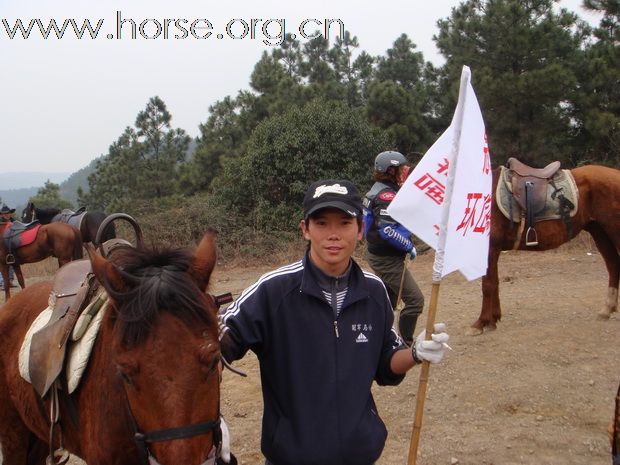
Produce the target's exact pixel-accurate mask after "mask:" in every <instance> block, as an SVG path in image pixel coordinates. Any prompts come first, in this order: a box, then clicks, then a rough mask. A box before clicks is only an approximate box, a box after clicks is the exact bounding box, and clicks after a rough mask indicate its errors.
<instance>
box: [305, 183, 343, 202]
mask: <svg viewBox="0 0 620 465" xmlns="http://www.w3.org/2000/svg"><path fill="white" fill-rule="evenodd" d="M348 193H349V191H348V190H347V188H346V187H345V186H341V185H340V184H332V185H330V186H327V185H325V184H323V185H322V186H319V187H317V188H316V190H315V191H314V195H313V196H312V198H313V199H316V198H317V197H320V196H322V195H323V194H342V195H347V194H348Z"/></svg>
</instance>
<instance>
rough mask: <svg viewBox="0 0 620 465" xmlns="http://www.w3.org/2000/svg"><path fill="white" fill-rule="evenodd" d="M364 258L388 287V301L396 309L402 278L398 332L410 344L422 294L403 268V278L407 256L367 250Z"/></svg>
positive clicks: (419, 313)
mask: <svg viewBox="0 0 620 465" xmlns="http://www.w3.org/2000/svg"><path fill="white" fill-rule="evenodd" d="M366 260H367V261H368V264H369V265H370V267H371V268H372V270H373V271H374V273H375V274H376V275H377V276H378V277H379V278H381V280H382V281H383V283H384V284H385V287H386V288H387V289H388V295H389V296H390V302H391V303H392V307H393V308H394V309H396V305H397V304H398V302H396V299H397V298H398V290H399V289H400V283H401V280H402V283H403V287H402V290H401V299H402V300H403V303H404V304H405V306H404V307H403V308H402V310H401V311H400V315H399V317H398V332H399V333H400V337H402V338H403V340H404V341H405V342H406V343H407V345H412V344H413V338H414V331H415V326H416V322H417V320H418V317H419V316H420V315H421V314H422V310H423V309H424V294H422V291H421V290H420V288H419V286H418V284H417V283H416V282H415V280H414V279H413V276H411V273H410V272H409V270H407V269H405V270H404V272H405V275H404V278H403V267H404V266H405V261H407V262H408V261H409V258H408V257H407V258H405V257H402V256H401V257H390V256H381V255H375V254H372V253H370V252H368V253H367V254H366Z"/></svg>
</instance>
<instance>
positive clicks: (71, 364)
mask: <svg viewBox="0 0 620 465" xmlns="http://www.w3.org/2000/svg"><path fill="white" fill-rule="evenodd" d="M106 308H107V302H106V303H104V304H103V306H102V307H101V309H100V310H99V311H98V312H97V313H96V314H95V315H94V316H93V319H92V320H91V322H90V324H89V325H88V328H87V329H86V331H85V332H84V334H83V336H82V337H81V338H80V339H79V340H77V341H75V342H71V343H69V345H68V347H67V357H66V365H65V373H66V377H67V385H68V389H69V394H71V393H72V392H73V391H75V389H76V388H77V387H78V385H79V383H80V380H81V379H82V375H83V374H84V371H85V370H86V366H87V365H88V359H89V357H90V353H91V351H92V348H93V346H94V345H95V340H96V338H97V334H98V333H99V328H100V327H101V322H102V321H103V317H104V315H105V310H106ZM87 310H88V307H87V308H86V309H85V310H84V312H86V311H87ZM52 311H53V309H52V308H50V307H47V308H46V309H45V310H43V311H42V312H41V313H40V314H39V316H38V317H37V318H36V319H35V320H34V321H33V322H32V325H31V326H30V329H28V331H27V332H26V336H25V337H24V342H23V343H22V346H21V349H20V351H19V374H20V375H21V377H22V378H24V379H25V380H26V381H28V382H29V383H30V382H31V381H30V367H29V360H30V342H31V341H32V335H33V334H34V333H36V332H37V331H38V330H40V329H41V328H43V327H44V326H45V325H46V324H47V322H48V321H49V320H50V318H51V316H52Z"/></svg>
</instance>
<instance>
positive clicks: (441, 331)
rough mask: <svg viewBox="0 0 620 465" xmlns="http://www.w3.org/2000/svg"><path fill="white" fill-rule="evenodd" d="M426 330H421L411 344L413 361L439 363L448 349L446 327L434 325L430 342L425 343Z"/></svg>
mask: <svg viewBox="0 0 620 465" xmlns="http://www.w3.org/2000/svg"><path fill="white" fill-rule="evenodd" d="M425 338H426V330H423V331H422V332H421V333H420V334H418V337H416V338H415V343H414V344H413V358H414V360H416V361H418V360H426V361H427V362H430V363H439V362H441V359H442V358H443V354H444V353H445V351H446V347H448V344H446V342H448V339H450V336H448V333H446V325H445V324H444V323H435V326H434V331H433V334H431V340H430V341H426V340H425Z"/></svg>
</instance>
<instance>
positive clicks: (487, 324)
mask: <svg viewBox="0 0 620 465" xmlns="http://www.w3.org/2000/svg"><path fill="white" fill-rule="evenodd" d="M500 252H501V249H500V247H493V246H492V245H491V246H490V247H489V257H488V262H487V274H486V275H485V276H483V277H482V309H481V311H480V316H479V317H478V319H477V320H476V321H475V322H474V324H472V325H471V327H470V328H469V329H468V330H467V332H466V334H467V335H468V336H478V335H480V334H482V332H483V331H484V330H485V329H487V330H493V329H495V328H497V322H498V321H499V320H500V319H501V318H502V309H501V306H500V303H499V273H498V267H497V262H498V261H499V254H500Z"/></svg>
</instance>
